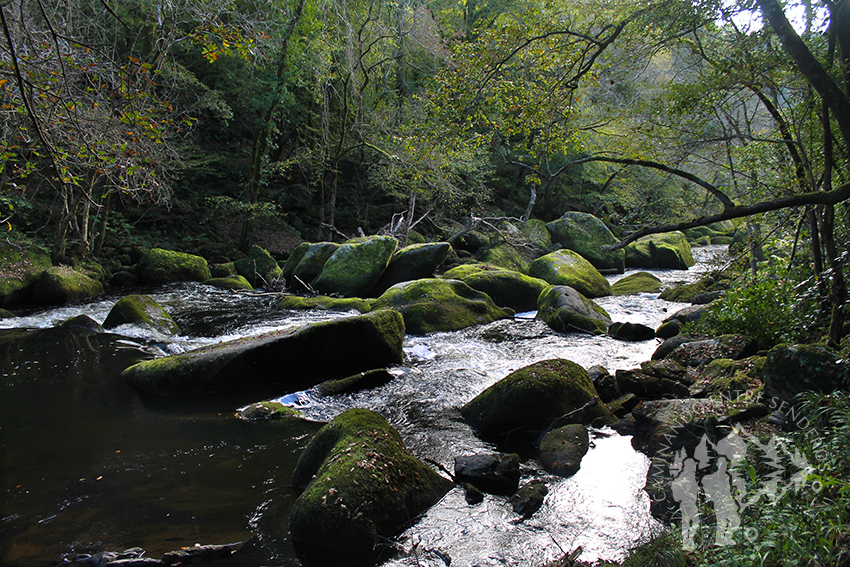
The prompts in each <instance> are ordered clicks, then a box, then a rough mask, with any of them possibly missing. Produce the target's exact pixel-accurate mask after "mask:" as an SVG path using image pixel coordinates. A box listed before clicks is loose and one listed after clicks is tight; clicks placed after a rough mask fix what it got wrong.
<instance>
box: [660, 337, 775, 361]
mask: <svg viewBox="0 0 850 567" xmlns="http://www.w3.org/2000/svg"><path fill="white" fill-rule="evenodd" d="M757 352H758V343H757V342H756V340H755V339H753V338H751V337H746V336H743V335H721V336H719V337H715V338H712V339H704V340H700V341H691V342H686V343H683V344H681V345H679V346H678V347H676V348H675V349H674V350H673V352H671V353H670V354H668V355H667V356H666V357H665V358H670V359H673V360H675V361H676V362H678V363H679V364H681V365H682V366H702V365H705V364H708V363H709V362H711V361H712V360H714V359H716V358H731V359H732V360H741V359H742V358H747V357H750V356H753V355H754V354H756V353H757Z"/></svg>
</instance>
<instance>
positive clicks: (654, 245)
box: [626, 231, 696, 270]
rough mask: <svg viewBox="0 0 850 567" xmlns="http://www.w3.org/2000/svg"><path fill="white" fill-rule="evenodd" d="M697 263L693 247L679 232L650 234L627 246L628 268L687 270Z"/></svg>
mask: <svg viewBox="0 0 850 567" xmlns="http://www.w3.org/2000/svg"><path fill="white" fill-rule="evenodd" d="M695 263H696V262H695V261H694V257H693V255H692V254H691V245H690V244H689V243H688V239H687V238H685V235H684V234H683V233H681V232H679V231H675V232H667V233H664V234H650V235H648V236H644V237H643V238H639V239H638V240H637V241H635V242H632V243H631V244H629V245H628V246H626V266H628V267H630V268H663V269H668V270H687V269H688V268H690V267H691V266H693V265H694V264H695Z"/></svg>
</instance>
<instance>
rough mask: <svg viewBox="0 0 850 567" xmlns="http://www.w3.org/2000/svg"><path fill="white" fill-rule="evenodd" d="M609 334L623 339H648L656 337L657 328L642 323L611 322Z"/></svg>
mask: <svg viewBox="0 0 850 567" xmlns="http://www.w3.org/2000/svg"><path fill="white" fill-rule="evenodd" d="M608 334H609V335H611V336H612V337H614V338H615V339H620V340H623V341H648V340H651V339H654V338H655V329H653V328H652V327H647V326H646V325H641V324H640V323H611V325H609V326H608Z"/></svg>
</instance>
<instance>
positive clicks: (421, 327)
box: [372, 278, 514, 335]
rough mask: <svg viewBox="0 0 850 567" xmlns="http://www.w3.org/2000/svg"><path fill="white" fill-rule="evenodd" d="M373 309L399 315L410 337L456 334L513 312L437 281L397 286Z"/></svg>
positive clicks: (469, 290)
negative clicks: (452, 332) (386, 309)
mask: <svg viewBox="0 0 850 567" xmlns="http://www.w3.org/2000/svg"><path fill="white" fill-rule="evenodd" d="M372 307H373V308H375V309H381V308H389V309H395V310H396V311H398V312H400V313H401V314H402V316H404V325H405V328H406V329H407V332H408V333H410V334H413V335H425V334H427V333H433V332H436V331H457V330H459V329H464V328H466V327H471V326H473V325H484V324H486V323H490V322H492V321H495V320H497V319H505V318H507V317H513V315H514V312H513V310H511V309H503V308H501V307H498V306H497V305H496V304H495V303H493V300H492V299H491V298H490V297H489V296H488V295H487V294H484V293H481V292H480V291H476V290H474V289H472V288H471V287H469V286H468V285H466V284H465V283H463V282H462V281H458V280H444V279H439V278H428V279H422V280H415V281H412V282H403V283H400V284H396V285H394V286H393V287H391V288H390V289H388V290H387V291H386V292H385V293H384V294H383V295H381V297H379V298H377V299H375V301H374V302H373V303H372Z"/></svg>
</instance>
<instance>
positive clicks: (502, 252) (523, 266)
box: [480, 243, 528, 273]
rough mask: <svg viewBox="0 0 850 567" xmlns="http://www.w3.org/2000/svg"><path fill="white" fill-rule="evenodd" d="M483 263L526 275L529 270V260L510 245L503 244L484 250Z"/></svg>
mask: <svg viewBox="0 0 850 567" xmlns="http://www.w3.org/2000/svg"><path fill="white" fill-rule="evenodd" d="M480 256H481V261H482V262H485V263H487V264H493V265H494V266H500V267H502V268H506V269H508V270H514V271H517V272H522V273H525V272H526V271H527V270H528V260H527V259H526V258H524V257H523V255H522V254H520V253H519V252H518V251H517V249H516V248H514V247H513V246H511V245H510V244H506V243H501V244H497V245H496V246H492V247H490V248H487V249H486V250H484V251H483V252H482V253H481V254H480Z"/></svg>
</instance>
